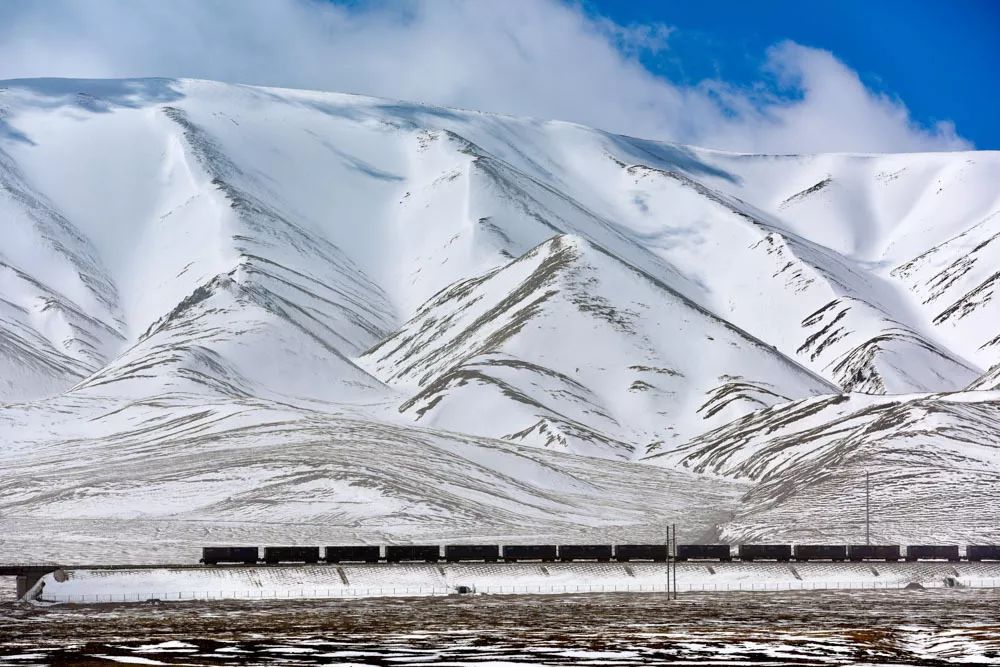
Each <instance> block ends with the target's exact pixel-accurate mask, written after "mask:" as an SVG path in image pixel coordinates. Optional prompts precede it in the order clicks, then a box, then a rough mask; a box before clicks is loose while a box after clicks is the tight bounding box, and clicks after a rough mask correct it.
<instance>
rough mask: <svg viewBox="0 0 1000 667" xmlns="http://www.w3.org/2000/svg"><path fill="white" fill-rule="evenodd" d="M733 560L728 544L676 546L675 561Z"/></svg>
mask: <svg viewBox="0 0 1000 667" xmlns="http://www.w3.org/2000/svg"><path fill="white" fill-rule="evenodd" d="M732 559H733V556H732V554H731V553H730V551H729V545H728V544H678V545H677V560H681V561H684V560H719V561H730V560H732Z"/></svg>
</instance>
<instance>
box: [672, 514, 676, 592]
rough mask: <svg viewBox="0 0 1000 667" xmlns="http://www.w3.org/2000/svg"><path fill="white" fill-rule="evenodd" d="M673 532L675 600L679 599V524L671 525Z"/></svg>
mask: <svg viewBox="0 0 1000 667" xmlns="http://www.w3.org/2000/svg"><path fill="white" fill-rule="evenodd" d="M671 532H673V534H674V559H673V560H674V599H675V600H676V599H677V524H676V523H675V524H671Z"/></svg>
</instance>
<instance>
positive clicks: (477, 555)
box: [444, 544, 500, 563]
mask: <svg viewBox="0 0 1000 667" xmlns="http://www.w3.org/2000/svg"><path fill="white" fill-rule="evenodd" d="M444 559H445V560H446V561H448V562H449V563H455V562H457V561H460V560H481V561H485V562H487V563H495V562H497V561H498V560H499V559H500V545H499V544H446V545H445V546H444Z"/></svg>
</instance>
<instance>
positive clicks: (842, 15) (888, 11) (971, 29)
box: [584, 0, 1000, 149]
mask: <svg viewBox="0 0 1000 667" xmlns="http://www.w3.org/2000/svg"><path fill="white" fill-rule="evenodd" d="M584 6H585V7H586V9H587V11H589V12H591V13H594V14H599V15H604V16H607V17H608V18H611V19H613V20H614V21H616V22H617V23H619V24H622V25H632V24H646V25H650V24H657V23H662V24H664V25H667V26H670V27H671V28H672V31H671V33H670V35H669V38H668V46H667V48H665V49H663V50H661V51H658V52H655V53H649V52H646V53H643V54H641V56H640V58H641V60H642V62H643V64H644V65H646V67H648V68H649V69H650V70H651V71H653V72H656V73H657V74H660V75H662V76H665V77H667V78H669V79H671V80H673V81H676V82H680V83H688V84H692V83H697V82H698V81H700V80H702V79H706V78H721V79H723V80H727V81H730V82H734V83H738V84H743V85H751V84H753V83H754V82H756V81H758V77H759V72H760V67H761V64H762V63H763V62H764V60H765V52H766V50H767V48H768V47H769V46H771V45H773V44H775V43H778V42H780V41H783V40H787V39H790V40H793V41H795V42H798V43H800V44H803V45H806V46H811V47H818V48H821V49H825V50H828V51H831V52H832V53H833V54H834V55H835V56H836V57H837V58H838V59H840V60H842V61H843V62H844V63H845V64H846V65H847V66H848V67H850V68H852V69H854V70H856V71H857V72H858V74H859V75H860V77H861V79H862V80H863V81H864V82H865V84H867V85H868V86H869V87H870V88H872V89H874V90H877V91H879V92H883V93H886V94H889V95H892V96H896V97H898V98H899V99H901V100H903V101H904V102H905V104H906V105H907V107H908V108H909V110H910V112H911V113H912V114H913V116H914V118H915V119H916V120H918V121H921V122H923V123H934V122H937V121H940V120H951V121H953V122H954V123H955V125H956V128H957V131H958V132H959V133H960V134H961V135H962V136H964V137H966V138H967V139H970V140H971V141H973V142H974V143H975V144H976V147H977V148H983V149H986V148H988V149H1000V2H998V1H997V0H938V1H936V2H932V1H930V0H867V1H865V0H814V1H812V2H802V1H797V2H793V1H788V0H766V1H762V2H745V1H744V2H733V1H727V2H721V1H720V2H696V1H686V2H680V1H674V2H614V1H607V0H588V1H587V2H585V3H584Z"/></svg>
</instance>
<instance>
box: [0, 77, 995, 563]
mask: <svg viewBox="0 0 1000 667" xmlns="http://www.w3.org/2000/svg"><path fill="white" fill-rule="evenodd" d="M997 183H1000V153H997V152H990V151H980V152H968V153H933V154H911V155H847V154H838V155H787V156H769V155H738V154H729V153H721V152H717V151H709V150H704V149H699V148H696V147H690V146H682V145H676V144H669V143H662V142H654V141H647V140H642V139H638V138H633V137H627V136H621V135H614V134H609V133H607V132H602V131H600V130H595V129H591V128H586V127H582V126H579V125H574V124H570V123H563V122H554V121H541V120H534V119H522V118H513V117H507V116H500V115H494V114H485V113H479V112H475V111H465V110H455V109H443V108H435V107H429V106H423V105H417V104H409V103H405V102H397V101H391V100H384V99H375V98H368V97H359V96H352V95H342V94H334V93H321V92H311V91H297V90H285V89H270V88H258V87H249V86H239V85H230V84H222V83H215V82H209V81H195V80H173V79H136V80H108V81H103V80H101V81H87V80H64V79H37V80H18V81H3V82H0V228H2V231H3V236H2V243H0V470H2V472H0V490H2V492H3V493H2V494H0V556H3V558H2V559H5V560H21V559H24V558H26V557H30V556H35V557H48V556H50V555H53V554H58V553H59V552H60V551H61V550H62V551H65V550H67V549H69V550H70V551H73V550H74V549H79V553H77V554H75V556H74V557H77V556H78V557H79V558H83V559H84V560H86V557H100V556H102V555H103V556H107V557H113V556H114V554H115V553H116V552H115V549H119V550H120V552H123V553H124V554H127V555H129V556H135V557H138V556H141V555H146V556H148V557H150V558H154V559H162V558H166V557H168V555H174V554H179V553H185V554H187V553H188V551H189V550H190V549H192V548H193V546H194V545H196V544H199V543H203V542H205V541H219V540H225V539H230V540H235V541H236V542H238V543H254V542H255V540H254V539H253V536H254V535H268V536H269V537H272V538H274V539H276V540H278V541H310V540H320V541H330V539H333V538H335V537H336V538H338V539H348V538H353V539H360V540H364V541H375V540H378V539H380V538H382V537H385V536H386V535H388V536H390V537H392V536H399V535H414V534H422V535H431V534H433V535H438V536H454V535H466V536H471V535H478V536H484V537H485V536H491V535H508V534H521V535H524V534H531V535H546V536H550V537H553V538H554V536H558V535H579V534H580V532H581V531H583V532H585V533H587V534H594V533H589V532H587V531H595V530H597V531H604V532H601V533H600V534H601V535H611V534H616V535H619V536H620V535H628V534H630V533H629V531H632V533H634V534H643V535H653V534H656V533H657V532H658V531H660V530H661V529H662V524H663V523H664V522H670V521H676V522H677V523H682V524H683V523H685V522H686V523H687V524H689V525H688V526H687V528H686V530H687V531H688V534H689V535H690V536H691V537H692V538H695V537H697V538H699V539H710V538H712V537H718V536H719V535H722V536H728V537H734V538H735V537H751V536H752V537H755V538H756V537H760V538H763V537H778V536H780V537H788V539H792V538H793V537H795V536H797V535H798V536H810V537H813V538H816V537H823V536H831V535H838V536H839V535H845V536H846V534H848V533H849V534H851V535H855V536H856V534H857V530H858V526H857V519H858V500H859V498H858V495H857V494H858V491H857V489H858V483H859V480H860V479H861V478H862V476H863V470H864V469H866V468H870V467H871V466H873V465H876V463H877V467H878V472H879V481H880V483H884V484H883V486H881V487H880V489H881V490H880V493H883V494H894V495H895V496H900V495H901V496H903V498H905V497H906V495H907V494H915V495H913V498H914V499H918V500H919V501H920V502H918V503H916V504H915V505H913V504H911V505H907V504H906V502H904V501H903V500H902V499H901V500H899V502H895V503H893V504H892V506H893V507H894V508H896V509H895V510H893V511H895V512H896V514H897V515H898V516H896V515H893V517H889V516H888V515H889V514H891V513H889V512H887V513H886V516H884V517H883V519H884V521H885V522H886V523H885V524H884V525H882V526H881V528H880V530H882V531H883V532H882V535H884V536H885V537H886V538H887V539H888V538H892V539H899V540H903V541H906V540H905V539H904V538H906V539H910V538H912V537H916V535H918V534H920V535H926V530H927V529H928V528H932V529H933V530H934V534H935V535H937V536H939V537H941V538H942V539H971V538H972V537H974V536H975V537H989V536H992V535H995V531H996V528H995V527H996V525H998V524H997V521H996V519H997V516H995V511H996V510H995V509H991V508H992V507H995V506H996V505H997V504H996V503H993V502H991V501H992V500H993V499H995V498H996V497H997V495H996V490H997V489H996V488H995V480H996V479H997V475H1000V459H998V457H997V456H996V454H995V447H996V443H997V440H996V433H997V428H998V423H1000V422H998V418H997V405H998V395H997V392H996V390H997V389H998V380H997V377H998V376H997V373H998V371H997V369H998V368H1000V365H998V364H1000V300H996V299H994V298H993V297H994V293H995V291H996V289H997V288H998V286H1000V274H998V273H997V267H998V266H1000V189H998V188H997ZM890 414H891V415H892V419H891V420H890V421H887V419H889V418H888V417H887V415H890ZM845 423H848V424H849V425H850V427H849V428H846V427H844V428H842V426H843V425H844V424H845ZM722 452H724V454H722ZM580 455H582V456H580ZM609 460H610V461H609ZM651 464H652V465H651ZM916 475H924V477H921V478H920V479H924V480H932V481H928V482H927V483H926V484H925V483H923V482H921V483H919V484H913V483H909V482H908V481H907V480H912V479H914V476H916ZM831 480H837V481H836V483H835V484H834V483H833V482H832V481H831ZM819 489H823V492H822V493H819V492H818V490H819ZM927 489H931V490H933V491H927V493H924V492H923V491H922V490H927ZM942 489H945V490H947V493H941V490H942ZM922 494H923V495H922ZM970 494H971V496H970ZM970 497H975V498H978V500H976V501H975V502H972V503H971V504H970V501H969V500H968V499H969V498H970ZM886 498H888V496H887V497H886ZM886 502H887V503H888V500H886ZM914 506H916V507H918V508H922V509H919V511H916V512H915V511H912V507H914ZM907 507H910V508H911V511H909V512H907V511H906V510H905V508H907ZM817 512H822V513H824V516H827V517H829V519H824V521H823V522H821V523H822V527H813V528H811V529H810V528H808V527H803V526H802V525H801V524H802V522H803V520H804V518H807V517H811V516H812V517H814V516H816V513H817ZM991 512H993V514H991ZM845 515H850V517H851V519H850V522H848V523H845V522H843V521H840V520H839V519H840V518H842V517H843V516H845ZM890 519H891V520H890ZM911 520H912V522H913V523H912V526H911V524H910V521H911ZM851 522H853V523H851ZM834 525H839V526H848V527H846V528H843V530H841V531H840V532H839V533H838V532H837V531H836V530H833V529H832V528H828V526H834ZM275 526H279V527H280V528H275ZM913 526H919V528H917V527H913ZM991 526H992V527H991ZM324 531H325V532H324ZM469 531H472V532H469ZM608 531H610V532H608ZM615 531H617V532H615ZM817 531H818V533H819V534H817ZM831 531H832V532H831ZM921 531H923V532H921ZM991 531H992V532H991ZM283 536H284V539H283V540H282V539H281V538H282V537H283ZM41 538H44V539H45V540H50V541H49V543H48V544H42V542H43V541H44V540H43V539H41ZM321 538H323V539H321ZM116 539H117V540H118V541H119V542H120V544H118V545H116V544H115V541H116ZM991 539H997V538H995V537H994V538H991ZM820 541H822V540H820ZM154 543H155V545H154Z"/></svg>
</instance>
